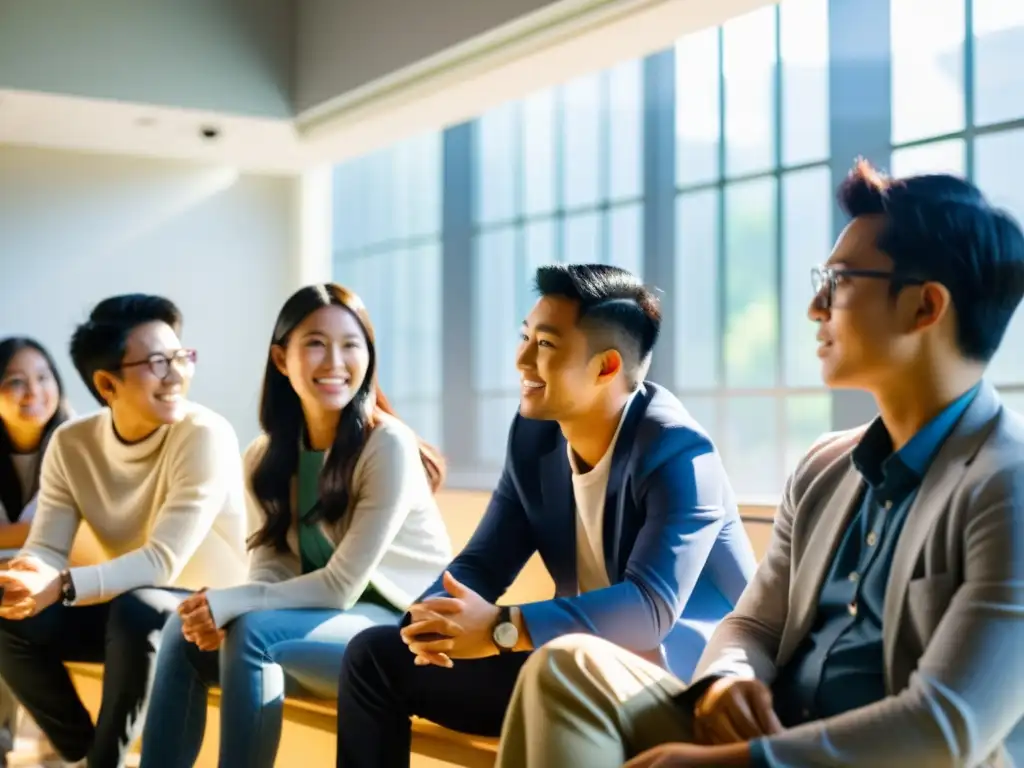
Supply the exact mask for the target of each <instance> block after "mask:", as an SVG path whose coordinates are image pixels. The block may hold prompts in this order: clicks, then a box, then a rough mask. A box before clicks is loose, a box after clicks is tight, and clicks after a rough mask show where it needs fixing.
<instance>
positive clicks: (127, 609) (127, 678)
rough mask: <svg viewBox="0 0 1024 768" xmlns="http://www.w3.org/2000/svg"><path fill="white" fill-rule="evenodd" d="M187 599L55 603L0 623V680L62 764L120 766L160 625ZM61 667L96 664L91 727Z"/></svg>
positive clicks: (166, 595)
mask: <svg viewBox="0 0 1024 768" xmlns="http://www.w3.org/2000/svg"><path fill="white" fill-rule="evenodd" d="M187 594H188V593H187V592H185V591H181V590H165V589H137V590H135V591H133V592H127V593H125V594H123V595H120V596H118V597H116V598H114V599H113V600H111V601H110V602H109V603H100V604H98V605H89V606H83V607H76V608H68V607H66V606H64V605H61V604H60V603H57V604H56V605H52V606H50V607H49V608H47V609H46V610H45V611H43V612H42V613H40V614H39V615H37V616H33V617H32V618H30V619H24V620H22V621H11V620H8V619H0V677H2V678H3V679H4V681H5V682H6V683H7V685H8V686H10V688H11V690H12V691H13V692H14V695H15V697H17V699H18V700H19V701H20V702H21V704H22V706H24V707H25V709H26V710H27V711H28V713H29V714H30V715H32V718H33V719H34V720H35V721H36V723H37V724H38V725H39V727H40V728H41V729H42V731H43V732H44V733H45V734H46V735H47V737H48V738H49V739H50V742H51V743H52V744H53V746H54V748H56V750H57V751H58V752H59V753H60V755H61V757H63V758H64V759H65V760H68V761H71V762H74V761H77V760H81V759H82V758H83V757H87V758H88V760H87V762H88V764H89V768H120V767H121V766H122V765H123V764H124V759H125V756H126V755H127V754H128V750H129V748H130V747H131V744H132V742H133V741H134V740H135V737H136V735H137V732H138V729H139V728H140V727H141V725H142V720H143V717H144V716H145V711H146V702H147V700H148V697H149V692H150V689H151V688H152V684H153V661H154V660H155V658H156V650H157V647H158V641H159V638H160V631H161V629H163V626H164V622H165V621H166V620H167V618H168V617H169V616H170V615H171V614H172V613H173V612H174V611H175V609H176V608H177V607H178V604H179V603H180V602H181V601H182V599H184V598H185V596H186V595H187ZM65 661H85V662H93V663H101V664H103V665H104V669H103V703H102V704H101V705H100V712H99V717H98V718H97V721H96V725H95V726H93V723H92V719H91V718H90V717H89V713H88V712H87V711H86V709H85V706H84V705H83V704H82V700H81V699H79V698H78V693H77V692H76V691H75V687H74V685H73V684H72V682H71V677H70V676H69V675H68V672H67V669H65V667H64V662H65Z"/></svg>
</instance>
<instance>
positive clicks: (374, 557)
mask: <svg viewBox="0 0 1024 768" xmlns="http://www.w3.org/2000/svg"><path fill="white" fill-rule="evenodd" d="M364 451H365V453H364V455H363V456H362V457H361V458H360V462H361V464H362V466H361V467H360V468H359V469H358V470H357V471H358V473H359V474H358V486H359V487H358V489H357V498H356V502H355V505H354V506H353V508H352V509H351V510H350V511H349V512H348V514H349V515H350V516H351V522H350V524H349V526H348V528H347V529H346V531H345V535H344V536H343V537H342V539H341V541H340V542H339V543H338V545H337V547H336V548H335V550H334V554H333V555H332V556H331V559H330V560H329V561H328V563H327V565H325V566H324V567H323V568H320V569H318V570H316V571H313V572H312V573H307V574H303V575H295V576H294V577H293V578H287V579H285V580H275V581H274V582H273V583H253V584H245V585H243V586H239V587H231V588H229V589H216V590H210V591H209V592H208V593H207V602H208V604H209V607H210V613H211V614H212V616H213V619H214V621H215V622H216V625H217V626H218V627H223V626H225V625H226V624H228V623H229V622H231V621H232V620H233V619H235V618H237V617H238V616H241V615H243V614H246V613H250V612H252V611H264V610H274V609H278V608H334V609H338V610H346V609H348V608H351V607H352V605H354V604H355V603H356V601H357V600H358V599H359V597H360V596H361V595H362V593H363V591H364V590H365V589H366V586H367V584H369V582H370V577H371V575H372V574H373V571H374V569H375V568H376V567H377V565H378V564H379V563H380V561H381V559H382V558H383V557H384V554H385V552H387V550H388V548H389V547H390V546H391V544H392V542H393V541H394V538H395V536H396V535H397V534H398V531H399V530H400V529H401V527H402V525H403V524H404V523H405V519H406V517H407V515H408V513H409V509H410V508H411V504H412V501H411V499H410V494H416V493H419V492H420V490H421V489H422V487H423V464H422V461H421V459H420V453H419V445H418V443H417V441H416V438H415V436H414V435H413V434H412V433H411V432H405V431H401V432H400V431H392V430H389V429H386V428H382V427H378V428H377V429H376V430H375V431H374V433H373V434H372V435H371V437H370V439H369V441H367V444H366V447H365V449H364ZM261 549H267V550H269V548H268V547H261ZM262 557H263V561H262V562H263V565H261V566H254V567H258V568H260V570H261V571H262V572H264V573H267V572H268V570H269V568H270V564H271V560H272V555H271V554H266V553H264V554H263V555H262ZM280 572H281V565H280V563H277V564H276V565H273V574H272V576H276V575H277V574H278V573H280Z"/></svg>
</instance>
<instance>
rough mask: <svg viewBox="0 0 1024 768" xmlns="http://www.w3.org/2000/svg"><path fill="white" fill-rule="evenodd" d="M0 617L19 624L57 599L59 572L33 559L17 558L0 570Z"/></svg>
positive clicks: (58, 598)
mask: <svg viewBox="0 0 1024 768" xmlns="http://www.w3.org/2000/svg"><path fill="white" fill-rule="evenodd" d="M0 587H2V588H3V600H2V601H0V618H4V619H11V620H15V621H20V620H22V619H27V618H29V617H31V616H35V615H36V614H38V613H41V612H42V611H44V610H46V609H47V608H49V607H50V606H51V605H53V604H54V603H56V602H57V601H58V600H60V595H61V592H60V571H58V570H57V569H56V568H54V567H52V566H49V565H47V564H46V563H44V562H43V561H42V560H39V559H38V558H35V557H27V556H22V557H16V558H14V559H13V560H11V561H10V562H9V563H7V565H6V566H5V567H4V569H3V570H0Z"/></svg>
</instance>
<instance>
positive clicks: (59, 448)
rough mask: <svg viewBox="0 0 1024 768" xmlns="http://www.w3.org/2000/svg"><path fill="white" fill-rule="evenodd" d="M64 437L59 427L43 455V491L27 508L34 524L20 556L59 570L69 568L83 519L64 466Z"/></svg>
mask: <svg viewBox="0 0 1024 768" xmlns="http://www.w3.org/2000/svg"><path fill="white" fill-rule="evenodd" d="M62 436H63V433H62V432H61V431H59V430H58V431H57V432H56V433H55V434H54V436H53V438H52V439H51V440H50V445H49V447H48V448H47V450H46V453H45V454H44V455H43V465H42V468H41V470H40V475H39V492H38V493H37V494H36V496H35V498H34V500H33V502H29V505H30V507H32V508H31V509H28V510H26V512H27V513H29V514H31V520H32V522H31V527H30V529H29V532H28V538H27V539H26V540H25V543H24V546H23V547H22V548H21V551H20V552H19V553H18V555H17V557H19V558H21V557H27V558H34V559H36V560H39V561H41V562H43V563H45V564H46V565H48V566H50V567H51V568H53V569H54V570H56V571H60V570H63V569H64V568H66V567H67V564H68V556H69V554H70V553H71V547H72V545H73V544H74V543H75V534H77V533H78V526H79V525H80V524H81V521H82V518H81V514H80V513H79V510H78V505H77V504H76V503H75V497H74V494H73V493H72V491H71V484H70V482H69V481H68V476H67V471H66V470H65V467H64V458H63V441H62ZM23 514H24V513H23Z"/></svg>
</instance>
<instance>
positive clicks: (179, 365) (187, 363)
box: [121, 349, 197, 381]
mask: <svg viewBox="0 0 1024 768" xmlns="http://www.w3.org/2000/svg"><path fill="white" fill-rule="evenodd" d="M196 357H197V355H196V351H195V350H194V349H179V350H178V351H177V352H171V353H170V354H164V353H163V352H156V353H154V354H152V355H150V356H149V357H147V358H146V359H145V360H136V361H135V362H133V363H122V365H121V368H134V367H135V366H137V365H148V366H149V370H150V371H152V372H153V375H154V376H156V377H157V378H158V379H160V380H161V381H163V380H164V379H166V378H167V376H168V374H170V372H171V366H172V365H173V366H174V367H175V368H176V369H177V370H178V373H180V374H181V375H182V376H191V375H192V374H193V373H194V372H195V370H196Z"/></svg>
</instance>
